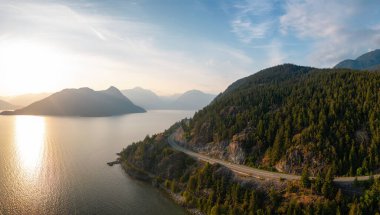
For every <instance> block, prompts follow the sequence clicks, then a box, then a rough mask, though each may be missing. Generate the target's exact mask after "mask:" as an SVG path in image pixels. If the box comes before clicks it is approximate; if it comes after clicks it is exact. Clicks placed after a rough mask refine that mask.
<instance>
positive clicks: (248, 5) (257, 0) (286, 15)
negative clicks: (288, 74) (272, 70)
mask: <svg viewBox="0 0 380 215" xmlns="http://www.w3.org/2000/svg"><path fill="white" fill-rule="evenodd" d="M235 8H236V9H237V13H236V16H235V17H234V18H233V19H232V20H231V28H232V31H233V32H234V33H235V34H236V36H237V38H238V39H239V40H240V41H241V42H244V43H247V44H250V45H253V46H260V45H261V46H263V45H266V46H269V45H270V47H272V46H273V45H275V49H273V48H269V49H267V50H266V52H267V55H268V56H272V57H275V55H271V54H270V53H272V54H273V53H276V52H277V51H276V52H275V51H273V50H278V51H281V47H282V46H283V44H285V43H288V42H289V40H290V41H292V42H297V41H298V42H299V43H303V44H304V45H303V49H305V50H306V51H303V53H307V54H306V55H305V56H301V57H302V58H304V59H305V60H304V62H303V63H304V64H311V65H313V66H321V67H325V66H333V65H334V64H336V63H337V62H339V61H340V60H342V59H344V58H348V57H353V56H357V55H359V54H361V53H363V52H365V51H367V50H369V49H374V48H378V47H379V46H380V28H379V26H380V20H379V16H380V11H379V7H378V2H377V1H356V0H321V1H314V0H285V1H276V0H267V1H262V0H244V1H241V2H240V3H236V5H235ZM273 11H276V12H275V13H273ZM263 38H264V39H265V40H262V39H263ZM273 41H276V42H275V43H274V44H273ZM278 53H279V52H278ZM281 53H284V52H283V51H282V52H281ZM282 56H286V55H282ZM277 59H283V60H286V58H283V57H280V58H277ZM270 61H271V60H270V59H269V60H268V62H270ZM275 61H278V60H275Z"/></svg>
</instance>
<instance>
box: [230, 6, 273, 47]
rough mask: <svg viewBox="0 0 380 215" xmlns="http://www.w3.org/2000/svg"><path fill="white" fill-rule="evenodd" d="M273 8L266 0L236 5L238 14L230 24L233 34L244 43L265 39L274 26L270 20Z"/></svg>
mask: <svg viewBox="0 0 380 215" xmlns="http://www.w3.org/2000/svg"><path fill="white" fill-rule="evenodd" d="M273 7H274V6H273V4H272V2H271V1H265V0H246V1H243V2H239V3H237V4H235V5H234V8H235V9H236V10H237V12H236V14H235V15H234V18H233V19H232V21H231V23H230V24H231V27H232V32H233V33H235V34H236V36H237V37H238V38H239V39H240V41H242V42H244V43H251V42H252V41H253V40H255V39H261V38H264V37H265V36H266V34H267V32H268V30H269V29H270V28H271V27H273V24H274V22H273V20H271V19H269V18H268V14H269V13H270V12H271V11H272V10H273Z"/></svg>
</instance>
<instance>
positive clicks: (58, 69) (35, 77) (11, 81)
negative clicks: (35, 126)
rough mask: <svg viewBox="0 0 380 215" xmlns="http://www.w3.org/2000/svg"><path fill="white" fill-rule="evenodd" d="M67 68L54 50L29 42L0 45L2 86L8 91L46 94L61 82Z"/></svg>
mask: <svg viewBox="0 0 380 215" xmlns="http://www.w3.org/2000/svg"><path fill="white" fill-rule="evenodd" d="M67 65H68V64H67V63H65V58H64V55H63V54H62V53H61V52H60V51H59V50H58V49H56V48H55V49H54V48H53V47H50V46H47V45H43V44H40V43H34V42H31V41H18V40H9V41H2V42H0V71H1V73H2V79H3V80H2V81H1V82H2V83H1V84H2V85H3V86H2V87H3V88H5V89H7V91H9V92H13V93H25V92H41V91H48V90H50V89H52V88H54V86H55V85H56V84H57V83H58V82H59V81H62V80H61V79H62V74H63V73H64V72H65V71H67V70H68V67H67ZM4 85H5V86H4Z"/></svg>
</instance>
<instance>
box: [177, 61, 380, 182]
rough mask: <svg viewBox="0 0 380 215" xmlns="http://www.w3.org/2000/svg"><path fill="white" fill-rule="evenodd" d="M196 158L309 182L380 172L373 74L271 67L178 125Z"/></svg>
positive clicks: (377, 88)
mask: <svg viewBox="0 0 380 215" xmlns="http://www.w3.org/2000/svg"><path fill="white" fill-rule="evenodd" d="M183 127H184V130H185V132H184V139H185V140H186V141H185V142H186V143H187V145H188V146H189V147H191V148H193V149H194V150H196V151H202V152H205V153H208V154H210V155H213V156H216V157H219V158H223V159H228V160H231V161H233V162H236V163H244V164H247V165H250V166H256V167H261V168H267V169H273V170H274V169H277V170H279V171H284V172H289V173H298V174H299V173H301V171H302V169H303V167H305V166H308V167H309V170H310V173H311V174H312V175H317V174H318V173H319V172H326V171H327V169H329V168H330V167H331V168H332V169H333V171H334V172H336V174H337V175H363V174H370V173H374V171H375V170H377V169H378V168H379V167H380V160H379V159H380V157H379V156H380V155H379V153H380V73H379V72H363V71H353V70H346V69H313V68H310V67H301V66H295V65H290V64H285V65H281V66H276V67H272V68H269V69H266V70H263V71H260V72H258V73H256V74H254V75H252V76H249V77H247V78H243V79H241V80H238V81H236V82H235V83H234V84H232V85H231V86H230V87H229V88H228V89H227V90H226V91H225V92H224V93H223V94H221V95H220V96H218V97H217V98H216V99H215V100H214V101H213V102H212V103H211V104H210V105H209V106H207V107H206V108H204V109H203V110H201V111H199V112H198V113H196V114H195V116H194V117H193V119H191V120H190V123H188V124H186V123H184V126H183Z"/></svg>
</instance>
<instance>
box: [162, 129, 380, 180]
mask: <svg viewBox="0 0 380 215" xmlns="http://www.w3.org/2000/svg"><path fill="white" fill-rule="evenodd" d="M173 136H174V134H172V135H170V136H169V138H168V142H169V144H170V146H171V147H172V148H174V149H176V150H178V151H181V152H184V153H185V154H187V155H190V156H191V157H194V158H196V159H199V160H202V161H206V162H209V163H211V164H213V163H218V164H221V165H223V166H226V167H228V168H230V169H231V170H232V171H234V172H236V173H239V174H243V175H246V176H250V177H254V178H259V179H279V180H281V179H286V180H300V179H301V176H299V175H292V174H286V173H279V172H271V171H267V170H262V169H257V168H253V167H248V166H245V165H240V164H234V163H231V162H228V161H224V160H220V159H216V158H211V157H209V156H207V155H203V154H200V153H196V152H193V151H191V150H188V149H186V148H183V147H181V146H179V145H178V144H177V143H176V141H175V140H174V138H173ZM374 177H375V178H378V177H380V174H377V175H374ZM368 179H369V176H358V177H357V180H358V181H365V180H368ZM354 181H355V177H336V178H335V179H334V182H335V183H339V184H350V183H353V182H354Z"/></svg>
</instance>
